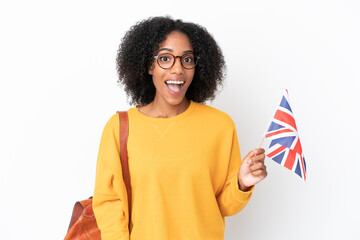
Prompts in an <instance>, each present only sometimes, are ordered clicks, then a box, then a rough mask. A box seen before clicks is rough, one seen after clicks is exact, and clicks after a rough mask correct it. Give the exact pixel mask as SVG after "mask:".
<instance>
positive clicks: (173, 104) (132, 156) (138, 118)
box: [93, 17, 267, 240]
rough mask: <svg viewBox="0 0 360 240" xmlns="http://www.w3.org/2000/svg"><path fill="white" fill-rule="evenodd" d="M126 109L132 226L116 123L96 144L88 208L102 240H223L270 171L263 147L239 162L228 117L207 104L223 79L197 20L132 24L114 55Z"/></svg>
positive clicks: (220, 63)
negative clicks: (232, 218)
mask: <svg viewBox="0 0 360 240" xmlns="http://www.w3.org/2000/svg"><path fill="white" fill-rule="evenodd" d="M117 67H118V73H119V79H120V82H121V83H122V84H123V85H124V86H125V91H126V92H127V94H128V95H129V96H130V98H131V100H132V103H135V104H138V105H136V106H135V107H133V108H131V109H129V110H128V116H129V139H128V156H129V168H130V175H131V186H132V205H131V206H132V209H131V225H130V226H131V227H130V229H131V230H130V233H129V229H128V218H127V216H128V211H127V199H126V197H125V196H126V189H125V187H124V182H123V179H122V173H121V164H120V159H119V136H118V133H119V118H118V115H117V114H115V115H113V116H112V117H111V118H110V120H109V121H108V122H107V124H106V126H105V128H104V132H103V135H102V138H101V143H100V149H99V155H98V163H97V170H96V183H95V191H94V200H93V209H94V212H95V216H96V219H97V223H98V226H99V228H100V230H101V234H102V235H101V236H102V239H103V240H115V239H117V240H118V239H129V237H131V239H132V240H138V239H139V240H146V239H154V240H163V239H164V240H165V239H179V240H180V239H181V240H185V239H191V240H197V239H201V240H203V239H211V240H220V239H224V230H225V229H224V228H225V221H224V217H225V216H231V215H234V214H236V213H238V212H239V211H240V210H241V209H242V208H243V207H244V206H245V205H246V204H247V202H248V201H249V199H250V197H251V194H252V191H253V189H254V185H255V184H257V183H258V182H260V181H261V180H263V179H264V178H265V177H266V175H267V172H266V167H265V165H264V158H265V155H264V150H263V149H254V150H253V151H252V152H250V153H249V154H248V155H247V156H246V157H245V158H244V160H243V161H242V162H241V158H240V150H239V144H238V140H237V133H236V129H235V124H234V122H233V120H232V119H231V118H230V117H229V116H228V115H227V114H226V113H224V112H221V111H219V110H217V109H215V108H213V107H210V106H207V105H205V104H203V102H205V101H206V100H208V99H213V98H214V96H215V92H216V90H217V88H218V85H220V84H221V83H222V81H223V79H224V70H225V63H224V60H223V56H222V53H221V50H220V48H219V47H218V45H217V44H216V42H215V40H214V39H213V38H212V36H211V35H210V34H209V33H208V32H207V30H206V29H205V28H203V27H201V26H199V25H196V24H193V23H185V22H182V21H181V20H173V19H171V18H169V17H156V18H150V19H147V20H144V21H142V22H140V23H138V24H136V25H135V26H133V27H132V28H131V29H130V30H129V31H128V32H127V34H126V35H125V37H124V39H123V41H122V44H121V45H120V48H119V51H118V57H117Z"/></svg>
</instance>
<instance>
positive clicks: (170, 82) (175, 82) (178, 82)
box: [165, 81, 184, 84]
mask: <svg viewBox="0 0 360 240" xmlns="http://www.w3.org/2000/svg"><path fill="white" fill-rule="evenodd" d="M165 82H166V83H167V84H184V81H165Z"/></svg>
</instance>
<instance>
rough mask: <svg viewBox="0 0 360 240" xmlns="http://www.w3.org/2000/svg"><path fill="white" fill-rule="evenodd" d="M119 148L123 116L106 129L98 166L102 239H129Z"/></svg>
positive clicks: (97, 202)
mask: <svg viewBox="0 0 360 240" xmlns="http://www.w3.org/2000/svg"><path fill="white" fill-rule="evenodd" d="M119 149H120V147H119V117H118V114H115V115H114V116H112V118H110V120H109V121H108V122H107V124H106V126H105V128H104V130H103V133H102V137H101V141H100V147H99V154H98V159H97V165H96V179H95V190H94V197H93V210H94V214H95V217H96V222H97V225H98V227H99V229H100V231H101V239H102V240H114V239H116V240H129V229H128V218H127V216H128V210H127V206H128V205H127V195H126V188H125V184H124V181H123V176H122V169H121V162H120V157H119V151H120V150H119Z"/></svg>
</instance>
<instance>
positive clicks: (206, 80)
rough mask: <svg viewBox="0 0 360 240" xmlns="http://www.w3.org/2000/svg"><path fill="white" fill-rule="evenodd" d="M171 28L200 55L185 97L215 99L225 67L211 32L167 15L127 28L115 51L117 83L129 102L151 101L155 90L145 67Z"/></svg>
mask: <svg viewBox="0 0 360 240" xmlns="http://www.w3.org/2000/svg"><path fill="white" fill-rule="evenodd" d="M173 31H179V32H181V33H184V34H185V35H187V36H188V38H189V40H190V43H191V45H192V47H193V51H194V55H195V56H197V57H199V60H198V64H197V65H196V67H195V74H194V78H193V80H192V82H191V84H190V86H189V88H188V90H187V92H186V94H185V96H186V98H187V99H188V100H193V101H194V102H199V103H203V102H205V101H207V100H213V99H214V98H215V93H216V91H217V90H218V87H219V86H221V85H222V83H223V80H224V78H225V74H226V66H225V61H224V57H223V54H222V52H221V49H220V47H219V46H218V45H217V43H216V41H215V40H214V38H213V37H212V35H211V34H210V33H209V32H208V31H207V30H206V29H205V28H204V27H202V26H200V25H198V24H195V23H190V22H183V21H182V20H173V19H172V18H171V17H168V16H166V17H151V18H149V19H145V20H143V21H140V22H138V23H137V24H135V25H134V26H132V27H131V28H130V30H129V31H128V32H127V33H126V34H125V36H124V38H123V39H122V42H121V44H120V46H119V50H118V52H117V58H116V64H117V72H118V75H119V80H118V82H119V83H121V84H123V85H124V86H125V92H126V94H127V95H128V97H130V103H131V104H141V105H147V104H149V103H150V102H152V101H153V100H154V97H155V92H156V89H155V86H154V84H153V81H152V76H151V75H150V74H149V73H148V69H149V67H150V66H151V64H152V63H153V59H154V58H153V56H154V55H156V54H157V51H158V50H159V45H160V44H161V43H162V42H163V41H164V40H165V39H166V37H167V35H168V34H169V33H171V32H173Z"/></svg>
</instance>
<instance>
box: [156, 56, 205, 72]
mask: <svg viewBox="0 0 360 240" xmlns="http://www.w3.org/2000/svg"><path fill="white" fill-rule="evenodd" d="M154 58H155V59H156V61H157V63H158V64H159V66H160V67H161V68H163V69H169V68H171V67H172V66H174V64H175V59H176V58H180V63H181V65H182V66H183V67H184V68H185V69H193V68H194V67H195V66H196V64H197V61H198V59H199V57H195V56H194V54H192V53H186V54H184V55H182V56H174V55H172V54H171V53H161V54H159V55H157V56H154Z"/></svg>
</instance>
